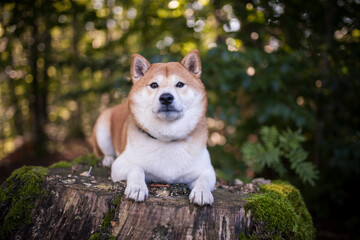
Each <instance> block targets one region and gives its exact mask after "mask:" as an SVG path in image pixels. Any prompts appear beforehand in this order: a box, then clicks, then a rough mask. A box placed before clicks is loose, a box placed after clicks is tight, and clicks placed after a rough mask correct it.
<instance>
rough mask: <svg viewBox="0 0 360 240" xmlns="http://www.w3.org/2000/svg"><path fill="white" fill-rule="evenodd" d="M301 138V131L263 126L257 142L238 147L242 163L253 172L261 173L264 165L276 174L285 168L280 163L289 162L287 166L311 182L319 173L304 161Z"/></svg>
mask: <svg viewBox="0 0 360 240" xmlns="http://www.w3.org/2000/svg"><path fill="white" fill-rule="evenodd" d="M304 141H305V137H304V136H303V135H301V130H297V131H295V132H294V131H292V130H290V129H287V130H286V131H282V132H279V131H278V130H277V128H276V127H274V126H272V127H268V126H263V127H262V128H261V129H260V141H259V142H256V143H250V142H246V143H245V144H244V145H243V147H242V152H243V156H244V160H245V162H246V163H247V164H248V166H250V167H251V168H252V169H253V170H254V171H255V172H261V171H262V170H263V169H264V167H265V166H266V167H269V168H272V169H273V170H275V171H276V172H277V173H278V174H279V175H280V177H282V176H284V175H285V174H286V173H287V172H288V170H287V168H286V167H285V165H284V163H285V162H286V161H287V162H289V166H290V169H291V170H292V171H294V172H295V174H296V175H297V176H298V177H299V178H300V179H301V180H302V181H303V182H304V183H309V184H310V185H315V181H316V179H318V175H319V172H318V170H317V169H316V168H315V166H314V165H313V164H312V163H310V162H307V161H306V159H307V157H308V152H307V151H305V150H304V149H303V148H302V146H301V143H302V142H304Z"/></svg>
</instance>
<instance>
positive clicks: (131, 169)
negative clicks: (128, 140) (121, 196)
mask: <svg viewBox="0 0 360 240" xmlns="http://www.w3.org/2000/svg"><path fill="white" fill-rule="evenodd" d="M111 178H112V180H113V181H114V182H117V181H121V180H126V189H125V195H126V196H127V197H128V198H131V199H133V200H135V201H136V202H142V201H145V199H146V197H147V196H148V194H149V190H148V188H147V186H146V183H145V173H144V170H143V169H142V168H141V167H138V166H136V165H134V164H131V163H129V162H128V161H126V154H124V155H121V156H119V157H118V158H117V159H116V160H115V162H114V164H113V165H112V166H111Z"/></svg>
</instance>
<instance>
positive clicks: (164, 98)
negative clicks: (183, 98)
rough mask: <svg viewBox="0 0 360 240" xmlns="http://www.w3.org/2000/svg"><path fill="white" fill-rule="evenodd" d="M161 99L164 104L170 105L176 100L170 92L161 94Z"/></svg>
mask: <svg viewBox="0 0 360 240" xmlns="http://www.w3.org/2000/svg"><path fill="white" fill-rule="evenodd" d="M159 100H160V103H161V104H163V105H170V104H171V103H172V102H173V101H174V96H173V95H171V94H170V93H163V94H161V96H160V98H159Z"/></svg>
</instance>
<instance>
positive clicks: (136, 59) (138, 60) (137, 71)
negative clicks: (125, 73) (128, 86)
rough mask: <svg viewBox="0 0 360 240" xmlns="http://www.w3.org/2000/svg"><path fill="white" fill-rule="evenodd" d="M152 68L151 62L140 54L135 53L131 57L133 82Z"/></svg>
mask: <svg viewBox="0 0 360 240" xmlns="http://www.w3.org/2000/svg"><path fill="white" fill-rule="evenodd" d="M149 68H150V63H149V62H148V61H147V60H146V59H145V58H144V57H143V56H141V55H140V54H134V55H132V57H131V78H132V81H133V83H135V82H137V81H138V80H139V79H140V78H142V77H143V76H144V75H145V73H146V71H147V70H148V69H149Z"/></svg>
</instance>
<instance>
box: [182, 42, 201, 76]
mask: <svg viewBox="0 0 360 240" xmlns="http://www.w3.org/2000/svg"><path fill="white" fill-rule="evenodd" d="M181 64H182V65H184V67H186V68H187V70H189V72H190V73H191V74H193V75H194V76H195V77H197V78H200V77H201V61H200V55H199V51H198V50H196V49H194V50H191V51H190V52H189V53H188V54H186V56H185V57H184V58H183V60H181Z"/></svg>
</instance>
